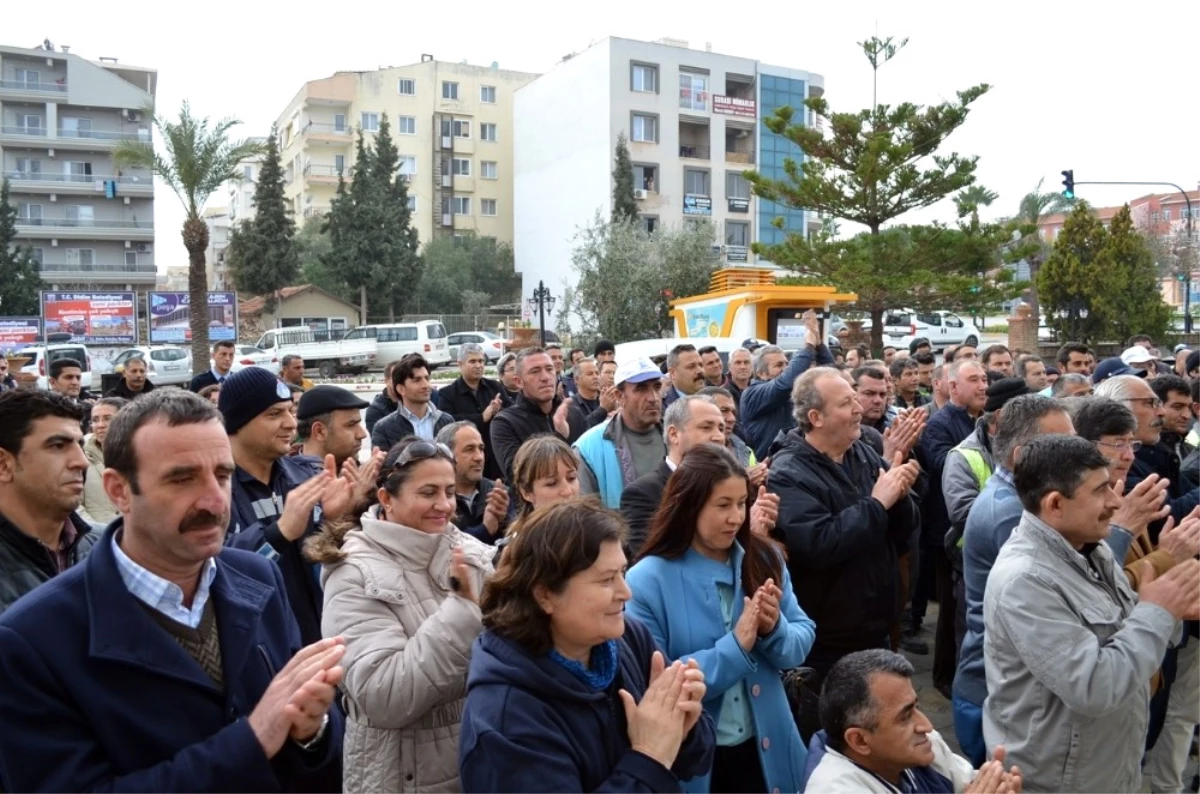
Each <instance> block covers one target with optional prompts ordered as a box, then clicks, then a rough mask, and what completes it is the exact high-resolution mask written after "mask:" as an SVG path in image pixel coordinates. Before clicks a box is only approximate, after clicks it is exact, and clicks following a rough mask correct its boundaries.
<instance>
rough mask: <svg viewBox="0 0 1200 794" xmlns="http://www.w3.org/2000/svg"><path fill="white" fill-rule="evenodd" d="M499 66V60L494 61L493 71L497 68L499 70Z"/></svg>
mask: <svg viewBox="0 0 1200 794" xmlns="http://www.w3.org/2000/svg"><path fill="white" fill-rule="evenodd" d="M499 68H500V62H499V61H492V71H495V70H497V69H499Z"/></svg>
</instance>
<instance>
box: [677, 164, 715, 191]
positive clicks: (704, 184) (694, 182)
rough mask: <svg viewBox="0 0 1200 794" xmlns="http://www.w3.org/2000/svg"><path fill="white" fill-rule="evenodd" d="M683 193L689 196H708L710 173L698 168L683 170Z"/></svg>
mask: <svg viewBox="0 0 1200 794" xmlns="http://www.w3.org/2000/svg"><path fill="white" fill-rule="evenodd" d="M683 192H684V193H685V194H686V195H689V196H707V195H709V193H708V172H707V171H701V170H699V169H697V168H685V169H683Z"/></svg>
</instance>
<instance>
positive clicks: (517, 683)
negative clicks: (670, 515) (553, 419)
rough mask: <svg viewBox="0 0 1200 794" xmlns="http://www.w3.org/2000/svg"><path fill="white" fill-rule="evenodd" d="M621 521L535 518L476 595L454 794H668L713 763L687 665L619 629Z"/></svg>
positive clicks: (695, 679) (594, 508) (564, 509)
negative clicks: (458, 787) (476, 626)
mask: <svg viewBox="0 0 1200 794" xmlns="http://www.w3.org/2000/svg"><path fill="white" fill-rule="evenodd" d="M626 532H627V529H626V527H625V524H624V522H623V521H622V520H621V517H620V516H619V515H618V514H616V513H614V512H612V511H610V510H604V509H602V508H600V507H599V506H598V505H596V504H595V503H594V502H593V501H591V500H582V499H575V500H571V501H568V502H566V503H564V504H558V505H552V506H550V507H546V508H542V509H540V510H538V511H536V512H535V513H533V514H532V515H531V516H530V517H529V519H528V520H527V521H526V522H525V528H524V529H523V530H522V531H521V533H520V534H519V535H517V537H516V539H515V540H514V541H513V543H512V548H511V550H510V551H509V553H507V554H505V555H504V559H503V561H502V562H501V563H500V566H499V568H497V570H496V575H495V576H494V577H492V579H491V580H490V581H489V582H488V584H487V587H486V588H485V590H484V594H483V602H482V605H483V614H484V618H483V620H484V625H486V626H487V629H486V631H484V633H483V634H482V635H481V636H480V638H479V640H478V641H477V642H476V644H475V648H474V650H473V652H472V654H471V673H470V676H469V678H468V695H467V703H466V707H465V709H464V711H463V728H462V743H461V749H460V758H459V768H460V770H461V774H462V784H463V791H466V792H526V791H556V792H557V791H574V792H585V791H612V792H643V791H648V792H658V791H662V792H667V791H679V780H680V779H687V778H691V777H695V776H696V775H702V774H704V773H706V772H707V771H708V769H709V766H710V765H711V764H712V753H713V724H712V720H711V719H710V718H709V717H708V716H707V715H705V714H704V713H703V708H702V707H701V703H702V702H703V700H704V676H703V674H702V673H701V671H700V670H699V669H698V668H697V667H696V665H695V663H694V662H676V663H675V664H667V663H665V661H664V658H663V655H662V653H661V652H660V651H659V650H658V649H657V648H656V647H655V645H654V638H653V637H652V636H651V635H650V632H649V631H647V630H646V627H645V626H643V625H642V624H640V623H638V622H637V621H635V620H629V619H626V617H625V614H624V607H625V605H626V602H627V601H628V600H629V587H628V586H626V584H625V577H624V570H625V563H626V560H625V552H624V551H623V550H622V547H621V544H622V542H623V540H624V535H625V533H626Z"/></svg>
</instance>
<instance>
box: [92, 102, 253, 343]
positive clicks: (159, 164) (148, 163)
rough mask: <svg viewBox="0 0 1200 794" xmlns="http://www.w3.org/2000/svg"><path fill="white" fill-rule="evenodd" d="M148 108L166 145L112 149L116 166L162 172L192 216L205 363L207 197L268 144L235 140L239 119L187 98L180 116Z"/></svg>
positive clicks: (193, 299) (196, 325)
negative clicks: (205, 112) (197, 110)
mask: <svg viewBox="0 0 1200 794" xmlns="http://www.w3.org/2000/svg"><path fill="white" fill-rule="evenodd" d="M147 114H148V115H150V116H151V117H152V118H153V119H154V127H155V129H156V130H157V132H158V135H157V137H158V139H159V142H160V144H161V151H155V149H154V146H153V144H152V143H151V142H149V141H142V140H130V139H126V140H122V141H121V142H120V143H119V144H117V148H116V149H115V150H114V151H113V163H114V165H115V166H116V167H117V168H122V167H130V166H132V167H135V168H148V169H150V170H151V171H152V172H153V173H154V175H155V176H157V177H160V178H161V179H162V180H163V181H164V182H166V183H167V186H168V187H170V188H171V190H173V191H175V195H176V196H178V197H179V200H180V201H181V202H183V208H184V210H186V212H187V217H186V218H185V219H184V221H183V247H184V248H186V249H187V252H188V302H189V303H190V305H191V306H192V307H193V310H192V312H191V319H190V325H191V331H192V361H193V362H195V366H203V363H202V362H207V361H208V359H209V350H208V312H207V311H205V310H203V309H201V310H199V311H197V310H196V309H195V307H207V306H208V277H207V273H206V270H205V261H204V257H205V251H206V249H207V248H208V227H207V226H206V225H205V224H204V220H203V219H202V218H201V213H202V212H203V211H204V202H205V201H207V200H208V197H209V196H210V195H212V193H213V191H215V190H216V189H217V188H219V187H220V186H221V185H222V183H224V182H226V181H228V180H235V181H236V180H238V179H240V174H239V173H238V170H237V167H238V163H239V162H241V161H242V160H245V159H247V158H250V157H254V156H256V155H260V154H262V153H263V152H264V151H265V149H266V147H265V146H264V145H263V144H261V143H256V142H253V141H246V140H230V138H229V130H230V129H231V128H232V127H234V126H236V125H237V124H239V123H240V122H239V121H237V120H236V119H231V118H230V119H222V120H221V121H219V122H218V123H217V124H216V125H215V126H211V127H210V126H209V121H208V119H207V118H197V117H195V116H193V115H192V112H191V108H190V107H189V106H188V103H187V102H186V101H185V102H184V103H183V108H182V109H181V110H180V111H179V120H178V121H175V120H172V119H168V118H166V117H164V116H160V115H159V114H158V113H156V112H154V109H153V108H147Z"/></svg>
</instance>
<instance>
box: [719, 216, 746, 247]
mask: <svg viewBox="0 0 1200 794" xmlns="http://www.w3.org/2000/svg"><path fill="white" fill-rule="evenodd" d="M725 244H726V245H736V246H739V247H741V248H745V247H747V246H749V245H750V224H749V223H746V222H744V221H726V222H725Z"/></svg>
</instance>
